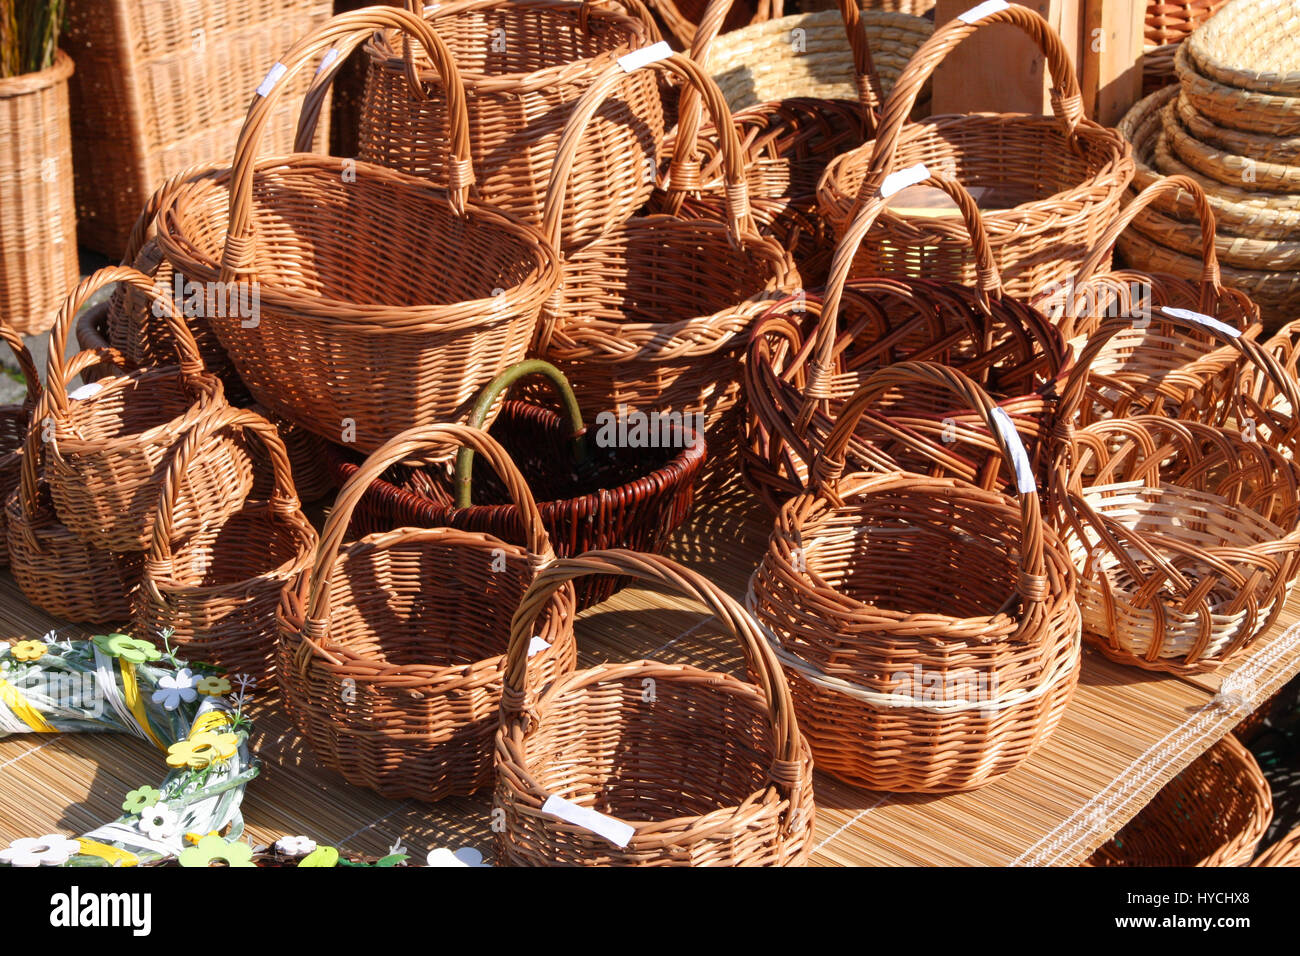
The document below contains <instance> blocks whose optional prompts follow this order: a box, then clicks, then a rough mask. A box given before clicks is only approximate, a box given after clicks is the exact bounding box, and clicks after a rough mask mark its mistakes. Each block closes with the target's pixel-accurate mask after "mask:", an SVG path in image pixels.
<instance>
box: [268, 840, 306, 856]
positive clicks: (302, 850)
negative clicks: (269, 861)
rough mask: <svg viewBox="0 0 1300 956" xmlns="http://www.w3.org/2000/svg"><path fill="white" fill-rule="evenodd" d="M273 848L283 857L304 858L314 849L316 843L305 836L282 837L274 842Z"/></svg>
mask: <svg viewBox="0 0 1300 956" xmlns="http://www.w3.org/2000/svg"><path fill="white" fill-rule="evenodd" d="M275 848H276V849H277V850H279V851H280V852H281V853H283V854H284V855H285V856H306V855H307V854H308V853H310V852H311V851H312V850H314V849H316V841H315V840H313V839H312V838H311V837H305V836H284V837H280V839H278V840H276V841H275Z"/></svg>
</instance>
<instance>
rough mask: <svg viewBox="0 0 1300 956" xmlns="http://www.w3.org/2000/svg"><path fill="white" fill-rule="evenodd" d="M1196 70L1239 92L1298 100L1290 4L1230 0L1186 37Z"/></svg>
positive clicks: (1295, 27)
mask: <svg viewBox="0 0 1300 956" xmlns="http://www.w3.org/2000/svg"><path fill="white" fill-rule="evenodd" d="M1187 54H1188V56H1190V57H1191V59H1192V62H1193V63H1195V64H1196V68H1197V70H1199V71H1200V72H1201V73H1202V74H1204V75H1205V76H1208V77H1212V78H1213V79H1215V80H1218V81H1219V82H1220V83H1226V84H1227V85H1228V86H1235V87H1237V88H1238V89H1241V90H1254V91H1256V92H1260V93H1278V94H1281V95H1284V96H1300V69H1297V68H1296V67H1297V65H1298V64H1300V8H1297V7H1296V4H1295V0H1233V2H1230V3H1226V4H1224V6H1223V9H1221V10H1219V11H1218V12H1217V13H1216V14H1215V15H1214V16H1213V17H1211V18H1210V20H1209V21H1208V22H1207V23H1206V24H1205V25H1204V26H1203V27H1201V28H1200V29H1198V30H1197V31H1196V32H1195V33H1193V34H1192V35H1191V36H1190V37H1188V38H1187Z"/></svg>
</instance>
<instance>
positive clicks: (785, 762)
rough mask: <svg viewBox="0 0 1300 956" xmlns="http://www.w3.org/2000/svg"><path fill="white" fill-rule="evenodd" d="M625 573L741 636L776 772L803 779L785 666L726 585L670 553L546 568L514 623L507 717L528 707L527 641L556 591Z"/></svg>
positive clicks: (789, 779) (596, 557)
mask: <svg viewBox="0 0 1300 956" xmlns="http://www.w3.org/2000/svg"><path fill="white" fill-rule="evenodd" d="M596 574H600V575H623V576H627V577H632V578H635V579H636V580H638V581H642V582H645V583H647V584H658V585H661V586H663V587H665V588H667V589H668V590H670V591H672V592H673V593H675V594H679V595H681V596H682V597H686V598H690V599H692V600H695V601H698V602H699V603H700V604H703V605H704V607H705V608H707V610H708V612H709V614H710V616H711V617H712V618H713V619H714V620H715V621H717V622H718V623H719V624H720V625H722V627H723V628H724V629H725V630H726V631H727V633H728V634H730V635H731V636H732V637H734V638H735V639H736V640H738V641H739V642H740V643H741V645H742V647H743V648H744V651H745V659H746V661H747V663H748V664H749V669H750V672H751V673H752V674H755V675H756V676H757V677H758V684H759V687H760V688H761V689H762V691H763V697H764V699H765V700H766V701H767V715H768V721H769V722H770V724H771V726H772V736H773V742H774V744H775V749H776V752H777V757H776V763H775V764H774V766H773V777H774V779H775V780H776V781H777V783H780V784H784V785H785V786H787V787H789V786H792V785H794V783H795V782H797V780H798V771H799V739H800V738H799V725H798V722H797V721H796V719H795V712H794V702H793V700H792V699H791V697H790V688H789V685H788V684H787V683H786V680H785V675H784V674H783V673H782V672H781V665H780V664H779V663H778V662H777V659H776V655H775V654H774V653H773V652H772V648H771V647H770V646H769V645H768V643H767V641H766V640H765V639H764V638H763V634H762V632H761V630H760V629H759V626H758V624H757V622H755V620H754V619H753V618H752V617H751V616H750V615H749V613H748V612H747V611H746V610H745V609H744V608H742V607H741V606H740V605H739V604H738V603H737V602H736V601H735V600H734V599H733V598H731V597H730V596H729V595H727V594H726V593H725V592H724V591H723V590H722V589H721V588H719V587H718V586H717V585H715V584H713V583H712V582H711V581H708V580H706V579H705V578H704V577H703V576H702V575H701V574H700V573H699V572H698V571H694V570H691V569H690V568H685V567H682V566H681V565H680V564H677V563H676V562H674V561H671V560H669V559H668V558H665V557H662V556H660V555H655V554H641V553H639V552H636V551H628V550H625V549H623V548H610V549H606V550H599V551H588V552H587V553H586V554H583V555H580V556H578V557H574V558H561V559H560V560H558V561H556V562H554V563H553V564H551V565H550V566H548V567H546V568H544V569H543V570H542V571H541V573H540V574H538V575H537V577H536V579H535V580H534V581H533V583H532V586H531V587H529V589H528V591H527V593H525V594H524V596H523V598H522V600H521V601H520V603H519V609H518V610H517V611H515V616H514V619H513V620H512V621H511V622H510V648H509V650H507V651H506V670H505V677H504V681H503V690H502V695H501V711H502V716H503V718H505V717H508V716H514V715H519V714H522V713H524V712H525V710H526V708H527V706H528V702H527V700H526V698H525V695H526V677H527V672H528V645H529V644H530V643H531V642H532V635H533V633H534V631H533V625H534V623H536V621H537V618H538V616H539V615H541V614H542V612H543V611H544V610H545V608H546V606H547V604H548V603H549V602H550V600H551V597H552V595H554V594H555V592H556V591H558V590H560V588H562V587H563V586H564V585H565V584H566V583H567V582H569V581H572V580H575V579H577V578H581V577H587V576H589V575H596Z"/></svg>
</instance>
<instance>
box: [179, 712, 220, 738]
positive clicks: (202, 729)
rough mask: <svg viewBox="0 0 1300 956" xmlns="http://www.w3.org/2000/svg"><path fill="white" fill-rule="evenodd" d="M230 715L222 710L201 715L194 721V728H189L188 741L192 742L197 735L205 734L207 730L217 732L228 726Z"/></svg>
mask: <svg viewBox="0 0 1300 956" xmlns="http://www.w3.org/2000/svg"><path fill="white" fill-rule="evenodd" d="M229 724H230V715H229V714H227V713H226V712H225V711H223V710H210V711H208V712H207V713H206V714H202V715H201V716H199V717H198V718H197V719H195V721H194V726H193V727H191V728H190V733H189V737H188V738H187V739H188V740H193V739H194V738H195V737H197V736H198V735H199V734H202V733H207V732H208V731H209V730H218V729H219V728H221V727H226V726H229Z"/></svg>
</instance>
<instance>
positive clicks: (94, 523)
mask: <svg viewBox="0 0 1300 956" xmlns="http://www.w3.org/2000/svg"><path fill="white" fill-rule="evenodd" d="M115 282H122V283H124V284H128V285H131V286H133V287H134V288H135V289H137V290H138V291H140V292H142V293H144V294H146V295H148V296H150V297H152V299H153V300H154V301H156V302H157V303H158V304H159V306H160V307H161V308H162V309H163V311H164V312H165V313H166V315H167V318H168V324H169V326H170V328H171V332H172V335H173V336H174V338H175V340H176V344H177V348H178V351H179V352H180V355H181V361H180V364H179V365H169V366H161V367H156V368H145V369H137V370H135V371H131V372H127V373H125V374H123V375H120V376H115V377H112V378H101V379H99V380H98V381H96V382H95V383H93V384H91V385H87V386H83V387H82V388H81V389H78V390H77V391H75V392H73V393H72V394H71V395H69V393H68V384H69V382H71V381H72V376H71V375H69V374H68V371H67V369H66V368H65V360H64V357H63V352H64V347H65V343H66V342H67V338H68V332H69V330H70V327H71V325H72V320H73V317H74V316H75V315H76V313H77V311H78V310H79V309H80V308H81V306H82V305H83V304H85V302H86V301H87V300H88V299H89V298H90V297H91V296H92V295H94V294H95V293H96V292H97V291H99V290H100V289H103V288H105V287H107V286H109V285H112V284H113V283H115ZM45 386H46V390H47V391H48V393H49V396H50V410H51V416H50V418H51V421H50V423H49V425H48V431H49V435H48V438H49V441H48V442H47V445H48V447H47V448H46V462H45V478H46V480H47V481H48V482H49V488H50V497H51V499H52V500H53V502H54V508H55V510H56V511H57V512H58V514H59V520H60V521H61V522H63V524H64V525H66V526H67V527H68V528H69V529H70V530H71V531H73V532H75V533H77V534H79V535H81V536H82V537H83V538H85V539H86V540H87V541H89V542H90V543H92V544H94V545H95V546H97V547H99V548H104V549H106V550H112V551H142V550H144V549H145V548H146V547H148V543H149V533H150V527H151V525H152V519H153V511H154V507H155V505H156V504H157V501H158V493H159V490H160V488H161V486H162V481H163V476H164V474H165V472H166V468H167V463H168V461H169V460H170V458H171V454H172V452H173V450H174V448H175V446H176V443H177V442H179V441H180V439H181V437H182V436H183V435H184V434H185V433H186V432H188V431H189V430H190V429H191V428H193V427H194V426H196V425H198V424H199V423H200V422H202V421H204V420H205V419H207V418H209V417H211V416H212V415H215V414H218V413H220V412H221V411H222V410H224V409H226V408H229V405H227V403H226V400H225V396H224V393H223V391H222V388H221V382H220V381H219V380H218V379H216V378H215V377H213V376H212V375H209V374H207V373H206V372H205V371H204V370H203V362H202V360H201V359H200V358H199V355H198V349H197V347H196V346H195V344H194V339H193V337H192V336H191V335H190V333H189V329H188V328H187V327H186V326H185V323H184V322H183V321H182V320H181V319H180V317H179V316H178V315H177V314H176V311H175V309H174V307H173V305H172V302H171V300H170V299H169V298H168V297H166V296H164V295H160V294H158V293H157V292H156V291H155V290H154V287H153V284H152V282H151V281H150V280H149V279H148V278H147V277H146V276H145V275H143V274H142V273H140V272H137V271H136V270H134V269H130V268H127V267H125V266H117V267H112V268H107V269H101V270H100V271H99V272H96V273H95V274H94V275H93V276H91V277H90V278H89V279H87V280H85V281H84V282H82V283H81V284H80V285H78V286H77V288H76V289H75V290H74V291H73V293H72V294H71V295H70V296H69V297H68V300H67V302H66V303H64V307H63V309H62V311H60V313H59V317H58V320H57V321H56V322H55V325H54V330H53V331H52V332H51V334H50V341H49V365H48V368H47V369H46V375H45ZM251 484H252V469H251V467H250V464H249V461H248V457H247V455H246V454H244V453H243V451H242V450H240V449H239V448H238V447H237V445H236V444H235V443H234V442H233V441H231V440H230V439H229V438H225V437H219V436H212V437H211V438H210V439H209V441H208V442H206V443H205V444H204V446H203V447H202V449H201V450H200V453H199V454H197V455H196V456H195V458H194V460H193V462H192V463H191V466H190V468H189V470H188V471H187V472H186V474H185V478H184V481H183V483H182V486H181V489H180V497H179V503H178V506H177V508H176V514H175V528H174V530H175V532H176V534H178V535H185V534H189V533H191V532H193V531H196V530H198V529H199V528H200V527H202V526H203V525H204V524H206V523H208V522H212V521H218V520H220V519H221V518H223V517H225V516H226V515H228V514H230V513H232V512H233V511H235V510H236V509H238V508H239V506H240V504H241V503H242V502H243V499H244V496H245V495H246V494H247V493H248V489H249V487H250V485H251Z"/></svg>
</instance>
